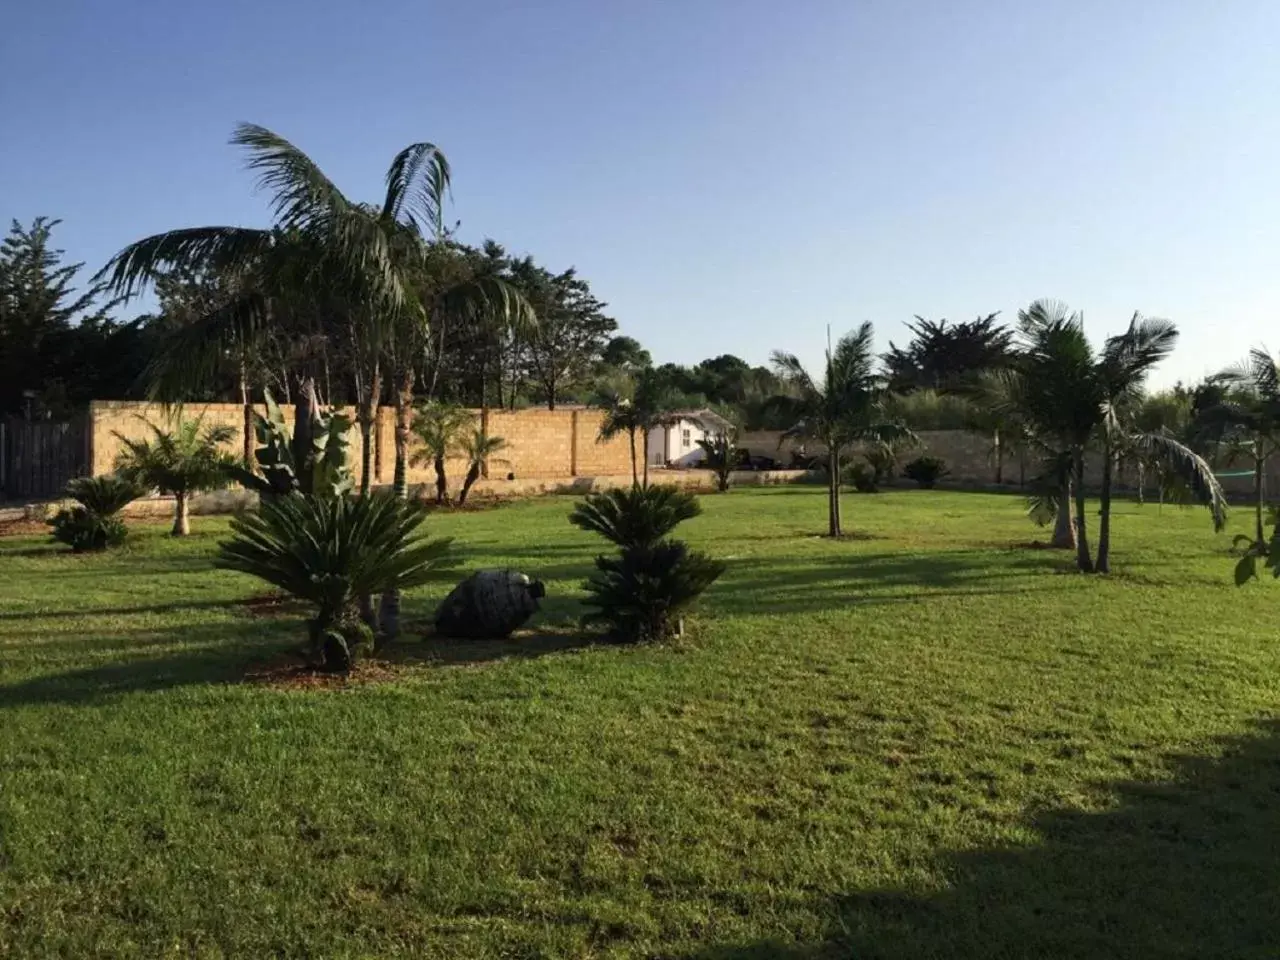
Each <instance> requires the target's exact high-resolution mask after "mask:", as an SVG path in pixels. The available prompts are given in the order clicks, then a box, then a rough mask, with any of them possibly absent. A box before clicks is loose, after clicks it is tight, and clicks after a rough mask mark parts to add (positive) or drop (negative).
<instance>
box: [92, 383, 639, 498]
mask: <svg viewBox="0 0 1280 960" xmlns="http://www.w3.org/2000/svg"><path fill="white" fill-rule="evenodd" d="M281 410H282V411H283V412H284V415H285V420H286V421H289V422H292V420H293V407H292V406H290V405H284V406H282V407H281ZM344 412H345V413H347V414H348V415H349V416H351V418H352V422H353V425H352V428H351V430H350V432H349V434H348V442H349V444H350V446H349V448H348V449H349V451H350V462H351V465H352V469H353V471H354V472H358V471H359V464H360V462H361V452H362V450H363V442H362V439H361V436H360V430H359V427H358V426H356V425H355V423H354V420H355V416H354V413H355V411H354V410H350V409H348V410H345V411H344ZM476 415H477V417H479V416H480V411H476ZM183 416H184V417H187V418H193V417H202V418H203V419H204V421H205V422H206V423H207V424H210V425H213V424H219V425H226V426H229V427H231V428H232V429H233V430H234V431H235V437H234V439H232V440H231V441H230V442H229V443H228V444H227V449H228V450H230V451H232V452H233V453H239V452H240V449H241V427H242V424H243V410H242V409H241V407H240V405H239V404H233V403H207V404H188V405H187V406H186V407H184V408H183ZM89 418H90V430H91V457H90V460H91V463H90V466H91V470H92V472H93V473H94V474H95V475H98V474H103V473H110V472H111V470H112V468H113V466H114V464H115V460H116V456H117V455H118V454H119V453H120V450H121V449H122V447H123V444H122V443H121V442H120V439H119V437H118V436H117V434H121V435H123V436H126V437H129V438H130V439H144V438H145V437H147V436H148V435H150V427H149V426H148V421H150V422H153V423H157V424H164V423H166V422H167V420H168V416H167V415H166V413H165V411H164V410H163V408H161V407H159V406H156V405H153V404H146V403H136V402H124V401H101V400H96V401H94V402H93V403H92V404H91V405H90V408H89ZM603 418H604V414H603V413H602V412H601V411H599V410H587V409H569V410H566V409H560V410H543V409H536V410H534V409H530V410H516V411H506V410H501V411H499V410H493V411H490V412H489V413H488V425H487V426H488V432H489V434H490V435H491V436H500V437H502V438H503V439H505V440H506V441H507V449H506V450H504V451H503V452H502V454H501V455H500V457H498V458H495V459H494V460H493V461H491V462H490V464H489V477H490V478H491V479H505V478H506V476H507V474H508V473H514V474H515V475H516V478H517V479H519V480H526V479H543V478H560V477H575V476H609V475H615V474H630V472H631V452H630V446H629V443H628V440H627V437H626V436H625V435H624V436H620V437H614V438H613V439H611V440H608V441H606V442H603V443H602V442H600V441H599V440H598V436H599V432H600V423H601V421H602V420H603ZM373 440H374V444H375V447H374V465H375V471H374V480H375V481H376V482H380V483H390V482H391V480H392V474H393V471H394V469H395V411H394V410H393V409H391V408H389V407H387V408H383V409H382V410H381V411H379V419H378V423H377V424H376V428H375V430H374V431H373ZM418 449H419V444H417V442H416V441H415V442H414V443H413V444H412V450H413V451H414V452H417V450H418ZM465 472H466V463H465V461H463V460H457V459H451V460H449V461H448V462H447V464H446V473H447V475H448V477H449V482H450V486H451V487H452V488H453V489H455V490H456V488H457V486H458V485H459V484H460V483H461V481H462V476H463V474H464V473H465ZM409 482H410V483H411V484H417V483H434V482H435V471H434V469H433V467H432V465H431V464H430V463H423V464H421V465H418V466H411V467H410V469H409Z"/></svg>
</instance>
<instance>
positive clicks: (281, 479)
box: [229, 391, 352, 497]
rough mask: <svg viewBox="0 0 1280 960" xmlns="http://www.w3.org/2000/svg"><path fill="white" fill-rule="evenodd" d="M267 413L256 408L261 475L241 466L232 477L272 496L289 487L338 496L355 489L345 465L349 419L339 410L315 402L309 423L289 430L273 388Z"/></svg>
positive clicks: (232, 470)
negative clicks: (321, 406) (292, 430)
mask: <svg viewBox="0 0 1280 960" xmlns="http://www.w3.org/2000/svg"><path fill="white" fill-rule="evenodd" d="M266 408H267V412H266V414H261V413H258V414H255V420H254V434H255V436H256V437H257V441H258V447H257V449H256V450H255V452H254V453H255V457H256V458H257V461H258V466H259V468H260V469H261V470H262V476H258V475H257V474H255V473H253V472H252V471H251V470H249V469H247V468H246V467H243V466H239V465H237V466H235V467H232V468H230V469H229V472H230V473H231V475H232V477H233V478H234V479H235V480H237V481H238V482H239V483H240V484H241V485H242V486H244V487H245V489H247V490H254V491H256V492H257V493H259V494H260V495H263V496H269V497H280V496H286V495H288V494H291V493H301V494H304V495H314V496H321V497H340V496H344V495H346V494H347V493H349V492H350V491H351V488H352V480H351V472H350V470H349V469H348V468H347V445H348V441H347V433H348V431H349V430H350V429H351V419H350V418H349V417H347V416H346V415H345V414H342V413H337V412H336V411H329V412H327V413H325V412H322V411H321V410H320V409H319V407H318V406H316V405H312V406H311V411H310V420H309V422H308V423H307V424H306V426H307V429H305V430H297V431H295V432H294V433H292V434H291V433H290V431H289V427H288V425H287V423H286V422H285V418H284V413H283V412H282V411H281V410H280V406H279V405H278V404H277V403H276V402H275V399H274V398H273V397H272V396H271V393H270V392H269V391H267V392H266Z"/></svg>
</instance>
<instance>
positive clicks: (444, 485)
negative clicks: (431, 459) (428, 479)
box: [435, 456, 449, 503]
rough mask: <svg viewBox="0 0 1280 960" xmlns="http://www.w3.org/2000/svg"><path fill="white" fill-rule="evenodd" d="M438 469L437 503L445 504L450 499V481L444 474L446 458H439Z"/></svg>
mask: <svg viewBox="0 0 1280 960" xmlns="http://www.w3.org/2000/svg"><path fill="white" fill-rule="evenodd" d="M435 468H436V503H445V502H447V501H448V499H449V479H448V477H446V476H445V474H444V457H442V456H437V457H436V459H435Z"/></svg>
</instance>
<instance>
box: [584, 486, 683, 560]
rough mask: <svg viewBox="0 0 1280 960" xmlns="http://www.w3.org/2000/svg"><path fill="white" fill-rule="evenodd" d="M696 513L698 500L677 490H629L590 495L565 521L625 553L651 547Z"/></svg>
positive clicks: (650, 488)
mask: <svg viewBox="0 0 1280 960" xmlns="http://www.w3.org/2000/svg"><path fill="white" fill-rule="evenodd" d="M700 513H702V506H701V505H700V504H699V503H698V498H697V497H695V496H694V495H693V494H691V493H688V492H687V491H684V490H681V489H679V488H678V487H672V486H661V487H658V486H655V487H638V486H632V487H628V488H626V489H617V490H606V491H605V492H603V493H595V494H592V495H591V496H589V497H587V498H585V499H584V500H582V501H581V502H580V503H578V504H576V505H575V506H574V508H573V510H572V512H571V513H570V514H569V521H570V522H571V523H572V524H573V525H574V526H577V527H581V528H582V529H583V530H590V531H591V532H592V533H598V534H600V536H602V537H604V538H605V539H606V540H608V541H610V542H611V543H616V544H617V545H618V546H619V547H622V548H624V549H625V548H627V547H633V546H652V545H653V544H655V543H657V542H658V541H659V540H661V539H662V538H663V537H665V536H666V535H667V534H669V533H670V532H671V531H672V530H674V529H675V528H676V527H677V526H678V525H679V524H681V523H683V522H684V521H685V520H690V519H692V518H693V517H696V516H698V515H699V514H700Z"/></svg>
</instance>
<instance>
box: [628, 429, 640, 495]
mask: <svg viewBox="0 0 1280 960" xmlns="http://www.w3.org/2000/svg"><path fill="white" fill-rule="evenodd" d="M627 434H628V435H629V436H630V437H631V485H632V486H633V487H638V486H640V470H639V468H638V467H637V466H636V431H635V427H632V428H631V429H629V430H628V431H627Z"/></svg>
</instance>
